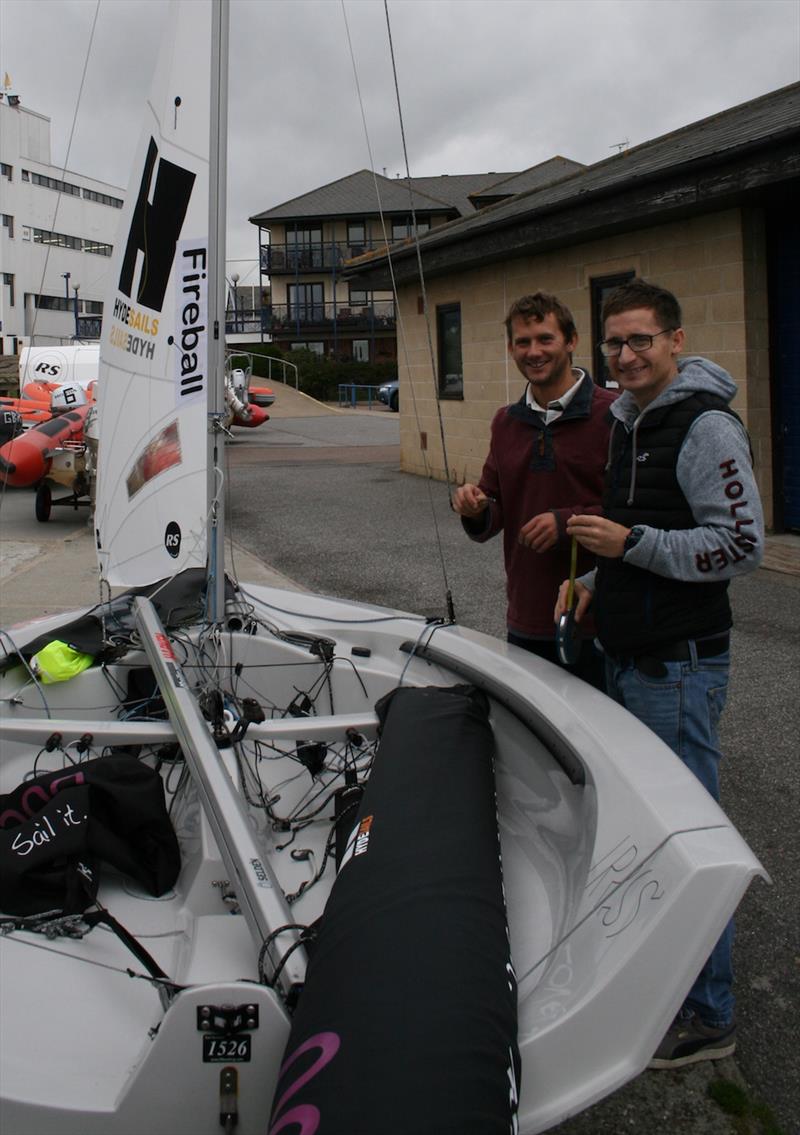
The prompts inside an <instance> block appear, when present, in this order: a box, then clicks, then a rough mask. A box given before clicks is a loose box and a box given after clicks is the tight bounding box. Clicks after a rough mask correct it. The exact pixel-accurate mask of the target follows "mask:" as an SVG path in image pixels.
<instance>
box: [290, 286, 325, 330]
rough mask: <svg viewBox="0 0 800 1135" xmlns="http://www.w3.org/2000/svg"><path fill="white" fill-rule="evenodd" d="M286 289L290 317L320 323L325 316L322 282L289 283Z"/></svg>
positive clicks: (304, 321)
mask: <svg viewBox="0 0 800 1135" xmlns="http://www.w3.org/2000/svg"><path fill="white" fill-rule="evenodd" d="M286 291H287V300H288V310H287V315H288V317H289V319H296V320H299V321H300V322H301V323H310V322H315V323H318V322H319V321H320V320H322V319H324V318H325V304H324V302H323V300H324V292H323V286H322V284H289V287H288V288H287V289H286Z"/></svg>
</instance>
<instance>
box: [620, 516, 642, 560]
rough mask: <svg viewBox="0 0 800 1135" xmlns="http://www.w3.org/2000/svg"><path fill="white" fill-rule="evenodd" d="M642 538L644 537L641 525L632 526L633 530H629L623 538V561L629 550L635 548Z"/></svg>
mask: <svg viewBox="0 0 800 1135" xmlns="http://www.w3.org/2000/svg"><path fill="white" fill-rule="evenodd" d="M642 536H644V528H642V526H641V524H634V526H633V528H631V530H630V532H629V533H628V535H627V536H626V537H625V543H624V544H623V546H622V558H623V559H624V558H625V556H627V554H628V552H629V551H630V550H631V548H635V547H636V545H637V544H638V543H639V541H640V540H641V538H642Z"/></svg>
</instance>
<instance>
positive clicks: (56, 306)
mask: <svg viewBox="0 0 800 1135" xmlns="http://www.w3.org/2000/svg"><path fill="white" fill-rule="evenodd" d="M33 303H34V306H35V307H38V308H41V309H42V311H74V310H75V304H74V303H73V301H72V300H68V299H67V298H66V296H34V297H33Z"/></svg>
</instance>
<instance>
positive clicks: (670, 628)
mask: <svg viewBox="0 0 800 1135" xmlns="http://www.w3.org/2000/svg"><path fill="white" fill-rule="evenodd" d="M709 410H721V411H723V412H725V413H728V414H730V415H731V416H732V417H737V415H736V414H734V413H733V411H732V410H731V409H730V408H729V407H728V404H727V403H726V402H725V401H724V400H723V399H722V398H719V397H718V396H717V395H715V394H706V393H703V392H698V393H695V394H692V395H690V396H689V397H688V398H685V399H683V400H682V401H680V402H673V403H672V404H670V405H667V406H661V407H658V408H656V409H654V410H652V411H651V412H649V413H648V414H646V415H645V416H644V418H643V419H642V421H641V423H640V425H639V426H638V427H637V429H636V430H635V431H631V432H629V431H628V430H626V429H624V428H623V426H622V424H621V423H620V422H617V423H616V424H615V427H614V431H613V433H612V436H611V447H610V449H611V451H610V456H609V470H608V475H607V477H606V487H605V492H604V496H603V508H604V512H605V515H606V516H607V517H609V519H611V520H614V521H616V522H617V523H618V524H624V525H625V527H626V528H632V527H633V526H634V525H636V524H642V525H647V526H648V527H651V528H661V529H665V530H669V529H681V528H683V529H685V528H696V527H697V522H696V520H695V519H694V516H693V515H692V510H691V507H690V505H689V502H688V501H687V499H686V497H685V496H684V494H683V491H682V489H681V487H680V484H679V483H678V477H677V464H678V454H679V453H680V450H681V446H682V445H683V442H684V439H685V437H686V434H687V433H688V431H689V428H690V426H691V425H692V423H693V422H694V421H695V419H696V418H697V417H699V416H700V414H704V413H706V412H707V411H709ZM634 447H635V451H634ZM727 592H728V583H727V581H725V580H719V581H713V582H712V581H708V582H706V581H705V580H703V582H698V583H693V582H688V581H684V580H680V579H668V578H666V577H665V576H661V575H656V574H655V573H653V572H651V571H646V570H645V569H643V568H639V567H634V566H633V565H632V564H627V563H625V562H624V560H622V559H604V558H598V572H597V583H596V592H595V603H594V608H595V618H596V621H597V633H598V637H599V639H600V642H601V643H602V644H603V648H604V649H605V650H606V651H607V652H608V653H609V654H612V655H614V656H616V657H628V656H634V657H635V656H637V655H646V654H647V652H648V650H652V649H654V648H663V647H665V646H669V645H671V644H673V643H677V642H682V641H684V640H686V639H689V638H703V637H705V636H707V635H714V634H720V633H722V632H723V631H726V630H728V629H729V628H730V626H731V608H730V603H729V601H728V594H727Z"/></svg>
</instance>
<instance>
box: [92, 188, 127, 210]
mask: <svg viewBox="0 0 800 1135" xmlns="http://www.w3.org/2000/svg"><path fill="white" fill-rule="evenodd" d="M83 197H84V200H85V201H98V202H99V203H100V204H101V205H111V206H112V207H113V208H114V209H121V208H122V206H123V204H124V202H123V201H122V199H121V198H120V197H110V196H109V195H108V193H96V192H95V191H94V189H84V191H83Z"/></svg>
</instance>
